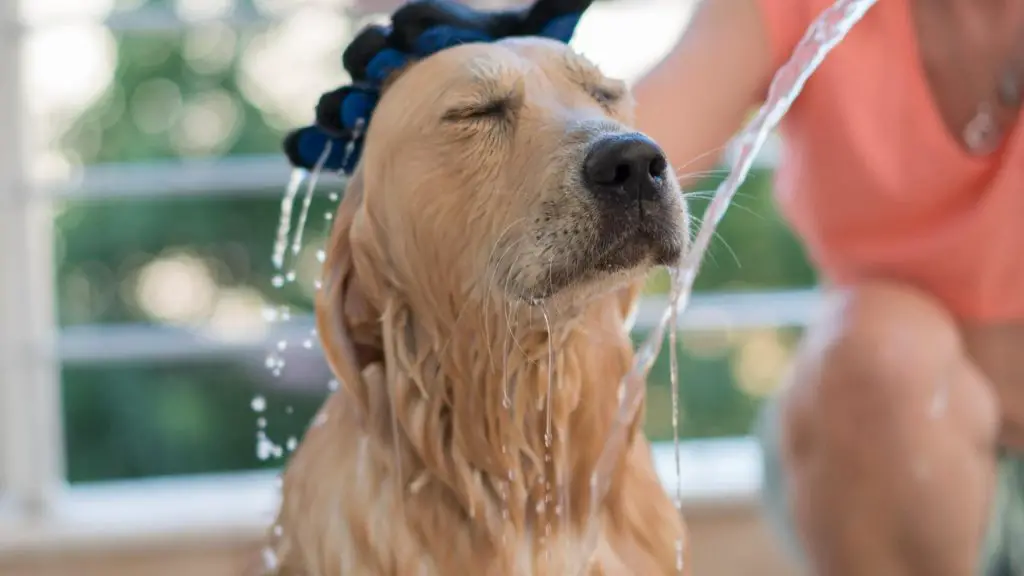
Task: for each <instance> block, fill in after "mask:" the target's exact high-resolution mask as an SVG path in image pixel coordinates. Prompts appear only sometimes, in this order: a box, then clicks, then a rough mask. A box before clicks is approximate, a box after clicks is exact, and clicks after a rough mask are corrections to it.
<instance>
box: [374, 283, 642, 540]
mask: <svg viewBox="0 0 1024 576" xmlns="http://www.w3.org/2000/svg"><path fill="white" fill-rule="evenodd" d="M624 301H625V298H624V296H623V295H621V294H607V295H605V296H601V297H599V298H597V299H595V300H593V301H591V302H590V303H588V304H586V305H584V306H581V307H579V308H578V309H576V310H573V311H571V312H569V311H567V310H564V309H563V310H545V309H544V308H541V307H537V306H530V305H527V304H522V305H519V306H512V307H511V308H510V307H508V306H507V305H504V304H502V305H499V306H483V305H481V306H475V307H474V306H473V305H472V304H463V305H462V306H461V308H460V309H459V310H450V311H443V310H438V308H437V307H436V306H435V307H429V308H427V309H420V308H419V307H418V306H417V304H416V303H409V302H406V303H403V305H401V306H395V307H394V308H393V309H388V310H384V311H383V314H382V317H383V321H382V325H383V326H385V328H384V329H383V340H384V362H383V364H384V370H383V372H384V380H385V381H386V390H387V392H386V398H382V397H381V396H380V395H379V394H380V393H379V392H378V394H377V397H378V398H379V401H378V402H377V403H376V404H377V405H378V406H379V407H380V408H382V410H380V411H378V414H383V413H384V412H387V414H388V416H389V417H388V418H387V420H388V421H389V422H388V423H387V426H382V427H381V428H380V429H379V432H380V434H382V436H384V437H387V438H388V439H389V440H390V441H391V442H392V443H394V444H395V446H396V447H398V448H397V450H398V454H399V465H400V466H401V467H402V468H403V470H401V472H400V474H401V477H402V478H403V480H404V481H405V482H406V483H407V486H408V488H409V489H410V490H413V491H418V490H421V489H422V488H423V487H424V486H426V485H434V488H435V490H437V491H438V492H436V493H435V494H436V495H437V496H442V497H444V498H445V499H446V500H449V501H450V503H451V504H452V505H454V506H457V507H460V508H462V509H463V510H464V512H465V514H466V516H468V517H469V518H471V519H475V520H479V521H481V522H482V523H484V524H487V523H491V522H494V521H495V520H496V518H495V517H494V516H495V514H500V515H501V518H502V521H501V522H499V524H507V523H512V524H513V525H514V526H518V527H520V528H529V527H532V528H533V529H536V527H538V526H541V525H545V526H547V525H550V524H551V523H555V522H572V523H573V525H575V526H576V527H578V526H580V525H581V524H582V523H583V522H585V521H587V520H589V518H590V516H591V511H590V509H589V508H590V494H591V484H590V482H591V475H592V472H593V470H594V467H595V463H596V461H597V459H598V457H599V455H600V453H601V450H602V449H603V447H604V443H605V440H606V439H607V438H608V437H609V435H610V431H611V426H612V422H613V420H614V416H615V412H616V409H617V407H618V402H619V400H618V398H619V385H620V381H621V379H622V377H623V376H624V375H625V374H626V371H627V370H629V368H630V365H631V362H632V356H633V354H632V347H631V342H630V340H629V337H628V334H627V333H626V330H625V327H624V318H623V316H624V314H623V302H624ZM473 308H475V309H473ZM549 313H550V315H549ZM446 315H448V317H447V318H444V317H445V316H446ZM388 325H391V326H404V329H403V330H401V331H400V332H401V333H398V332H399V330H394V329H392V330H389V329H388V328H386V326H388ZM369 393H370V394H371V395H374V393H373V392H369ZM385 403H386V404H387V407H386V408H385V407H384V406H382V404H385ZM632 429H633V430H635V423H634V425H633V427H632ZM631 432H632V430H631ZM396 434H397V436H396ZM396 437H397V439H398V440H397V441H395V440H396ZM619 467H620V466H615V468H619ZM612 480H614V479H612ZM432 492H434V491H433V490H432ZM563 525H564V524H563Z"/></svg>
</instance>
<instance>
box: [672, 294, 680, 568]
mask: <svg viewBox="0 0 1024 576" xmlns="http://www.w3.org/2000/svg"><path fill="white" fill-rule="evenodd" d="M671 311H672V313H671V314H670V315H669V323H670V325H671V326H672V329H671V330H669V332H668V349H669V352H668V358H669V381H670V383H671V386H672V449H673V451H674V452H675V463H676V493H675V501H676V513H677V514H679V515H680V516H682V514H683V465H682V458H681V457H680V453H679V345H678V343H677V342H676V337H677V334H678V330H676V329H675V327H676V326H678V325H679V320H678V315H679V309H678V308H676V307H675V306H673V307H672V308H671ZM676 571H677V572H679V573H680V574H682V573H683V542H682V540H679V541H677V542H676Z"/></svg>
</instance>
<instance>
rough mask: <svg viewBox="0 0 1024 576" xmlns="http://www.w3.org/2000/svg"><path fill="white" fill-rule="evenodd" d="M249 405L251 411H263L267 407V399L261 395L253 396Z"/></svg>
mask: <svg viewBox="0 0 1024 576" xmlns="http://www.w3.org/2000/svg"><path fill="white" fill-rule="evenodd" d="M250 405H251V406H252V411H253V412H263V411H264V410H266V409H267V399H266V398H264V397H263V396H253V397H252V402H251V403H250Z"/></svg>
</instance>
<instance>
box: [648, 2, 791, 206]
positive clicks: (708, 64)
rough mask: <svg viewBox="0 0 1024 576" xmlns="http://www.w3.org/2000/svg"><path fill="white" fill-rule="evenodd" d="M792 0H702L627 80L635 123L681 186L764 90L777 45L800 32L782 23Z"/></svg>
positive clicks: (708, 164)
mask: <svg viewBox="0 0 1024 576" xmlns="http://www.w3.org/2000/svg"><path fill="white" fill-rule="evenodd" d="M800 4H803V2H800V1H794V0H704V1H703V2H701V4H700V6H698V7H697V9H696V13H695V14H694V15H693V17H692V20H691V22H690V25H689V26H688V28H687V30H686V32H685V34H684V35H683V37H682V38H681V39H680V41H679V43H678V44H677V45H676V46H675V48H673V50H672V52H671V53H670V54H669V55H668V56H667V57H666V58H665V59H664V60H662V62H661V63H659V64H658V65H657V66H656V67H655V68H654V69H652V70H651V71H650V72H648V73H647V75H646V76H645V77H644V78H643V79H641V80H640V81H639V82H638V83H637V84H636V86H635V87H634V89H633V94H634V96H635V98H636V103H637V107H636V125H637V128H638V129H639V130H641V131H642V132H644V133H646V134H647V135H649V136H651V137H652V138H653V139H654V140H655V141H656V142H658V143H659V144H660V145H661V146H662V148H663V149H664V150H665V153H666V155H667V156H668V158H669V161H670V162H671V163H672V166H673V168H675V170H676V174H677V175H678V176H679V177H680V182H681V184H682V185H683V187H684V188H685V187H686V186H687V185H689V184H693V183H694V182H695V181H696V180H698V179H700V177H701V173H706V172H705V171H707V170H710V169H712V168H714V167H715V166H716V164H717V162H718V160H719V159H720V158H721V156H722V152H723V147H724V146H725V144H727V143H728V141H729V139H730V138H731V137H732V136H733V135H734V134H735V133H736V132H737V131H738V130H739V128H740V127H741V125H742V124H743V121H744V120H745V119H746V118H747V115H748V113H749V112H750V111H751V110H752V108H753V107H754V106H755V105H756V104H758V103H759V102H760V101H761V100H762V99H763V98H764V95H765V92H766V90H767V87H768V84H769V82H770V81H771V78H772V75H773V74H774V72H775V69H776V67H777V66H778V65H779V64H781V61H780V60H782V59H784V58H785V56H782V55H781V53H782V52H783V51H785V52H786V55H788V50H787V49H786V48H780V47H784V46H787V45H789V46H788V47H789V48H791V46H792V45H793V44H795V42H796V40H797V39H798V38H797V37H795V36H794V35H795V34H799V33H800V32H802V30H799V31H793V30H791V28H795V26H790V25H789V23H790V22H796V21H798V18H797V14H796V12H799V11H800V8H799V5H800ZM767 11H770V12H771V13H766V12H767ZM688 175H689V176H688Z"/></svg>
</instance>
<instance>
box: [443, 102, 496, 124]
mask: <svg viewBox="0 0 1024 576" xmlns="http://www.w3.org/2000/svg"><path fill="white" fill-rule="evenodd" d="M513 104H514V102H513V101H512V98H511V97H501V98H490V99H486V100H481V101H479V102H471V103H465V104H459V105H456V106H454V107H452V108H449V109H448V110H447V111H445V113H444V116H443V117H442V120H444V121H445V122H463V121H467V120H486V119H495V120H504V119H507V118H508V117H509V115H510V114H511V113H512V109H513V107H514V106H513Z"/></svg>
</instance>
